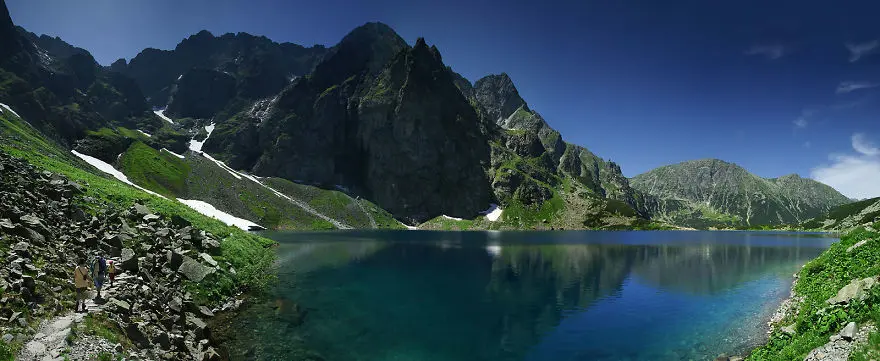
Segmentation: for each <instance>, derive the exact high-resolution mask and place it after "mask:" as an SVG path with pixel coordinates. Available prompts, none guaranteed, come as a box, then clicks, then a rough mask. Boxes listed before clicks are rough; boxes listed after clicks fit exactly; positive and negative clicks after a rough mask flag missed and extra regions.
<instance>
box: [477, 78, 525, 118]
mask: <svg viewBox="0 0 880 361" xmlns="http://www.w3.org/2000/svg"><path fill="white" fill-rule="evenodd" d="M474 90H475V94H476V99H477V101H478V102H479V103H480V105H482V106H483V108H485V110H486V115H487V117H488V118H489V119H490V120H492V121H495V122H496V123H498V124H501V123H502V121H503V120H504V119H506V118H507V117H509V116H510V115H512V114H513V113H514V112H515V111H516V110H517V109H519V108H520V107H523V108H524V109H525V110H528V105H527V104H526V102H525V100H523V98H522V97H520V95H519V91H518V90H517V89H516V86H514V84H513V80H511V79H510V77H509V76H508V75H507V74H506V73H501V74H497V75H489V76H486V77H483V78H482V79H480V80H477V82H476V83H474Z"/></svg>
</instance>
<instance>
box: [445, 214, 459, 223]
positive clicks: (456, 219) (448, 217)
mask: <svg viewBox="0 0 880 361" xmlns="http://www.w3.org/2000/svg"><path fill="white" fill-rule="evenodd" d="M443 218H446V219H451V220H454V221H463V219H461V218H455V217H450V216H447V215H445V214H444V215H443Z"/></svg>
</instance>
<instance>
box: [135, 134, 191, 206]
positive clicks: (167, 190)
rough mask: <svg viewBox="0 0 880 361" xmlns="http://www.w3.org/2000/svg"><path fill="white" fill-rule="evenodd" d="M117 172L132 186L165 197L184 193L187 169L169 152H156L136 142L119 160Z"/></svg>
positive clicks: (184, 163) (186, 166) (184, 164)
mask: <svg viewBox="0 0 880 361" xmlns="http://www.w3.org/2000/svg"><path fill="white" fill-rule="evenodd" d="M118 163H119V168H120V170H121V171H122V172H123V173H125V175H126V176H127V177H128V179H129V180H131V181H132V182H133V183H135V184H137V185H139V186H141V187H144V188H146V189H149V190H152V191H154V192H156V193H159V194H161V195H164V196H166V197H171V198H174V196H175V195H178V194H185V193H186V179H187V177H188V176H189V171H190V167H189V165H188V164H187V163H186V162H184V161H183V160H182V159H180V158H177V157H175V156H173V155H171V154H169V153H168V152H159V151H157V150H155V149H153V148H151V147H150V146H148V145H146V144H144V143H143V142H140V141H136V142H134V143H132V144H131V146H130V147H128V150H126V151H125V153H123V154H122V157H120V158H119V160H118Z"/></svg>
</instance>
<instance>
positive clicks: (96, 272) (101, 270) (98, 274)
mask: <svg viewBox="0 0 880 361" xmlns="http://www.w3.org/2000/svg"><path fill="white" fill-rule="evenodd" d="M91 271H92V272H91V273H92V281H94V282H95V290H96V291H97V293H98V295H97V298H98V299H101V286H103V285H104V276H105V275H106V274H107V261H106V260H105V259H104V257H101V255H95V260H94V262H92V269H91Z"/></svg>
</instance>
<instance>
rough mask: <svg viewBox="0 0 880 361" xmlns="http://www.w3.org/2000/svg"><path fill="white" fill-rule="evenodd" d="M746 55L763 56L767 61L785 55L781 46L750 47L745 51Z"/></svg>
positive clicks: (783, 47)
mask: <svg viewBox="0 0 880 361" xmlns="http://www.w3.org/2000/svg"><path fill="white" fill-rule="evenodd" d="M745 54H746V55H763V56H766V57H767V59H770V60H776V59H779V58H781V57H782V56H783V55H785V46H782V45H752V47H751V48H749V49H748V50H746V51H745Z"/></svg>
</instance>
